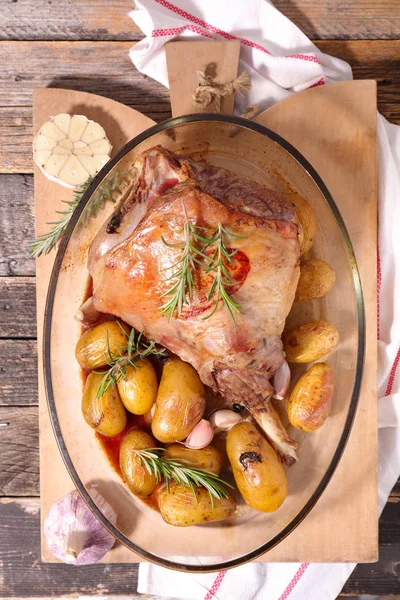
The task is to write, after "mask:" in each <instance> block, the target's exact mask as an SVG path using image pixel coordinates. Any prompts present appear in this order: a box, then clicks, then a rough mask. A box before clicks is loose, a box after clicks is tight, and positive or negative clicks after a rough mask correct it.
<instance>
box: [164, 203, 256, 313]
mask: <svg viewBox="0 0 400 600" xmlns="http://www.w3.org/2000/svg"><path fill="white" fill-rule="evenodd" d="M183 208H184V212H185V224H184V226H183V228H182V229H181V233H183V242H182V243H179V244H170V243H168V242H167V241H166V240H165V239H164V238H163V237H162V238H161V241H162V242H163V244H164V245H165V246H167V247H168V248H179V249H181V250H182V255H181V258H180V259H179V260H178V261H177V262H176V263H174V264H173V265H171V266H170V267H167V269H164V270H169V269H173V268H175V267H178V268H177V270H176V271H174V272H173V273H172V275H170V276H169V277H167V278H166V280H165V281H170V280H174V283H173V285H172V286H171V287H170V288H169V289H168V290H167V291H166V292H165V293H164V294H163V295H162V296H161V297H162V298H163V297H165V296H172V297H171V298H170V299H169V300H168V302H166V303H165V304H163V305H162V307H161V311H162V312H163V313H165V314H166V316H167V317H168V320H169V321H170V320H171V319H172V317H173V315H174V314H175V312H176V314H177V316H178V317H179V316H180V314H181V312H182V308H183V305H184V304H189V302H190V300H191V299H192V296H193V287H194V275H193V273H194V271H195V269H196V266H197V265H198V266H199V268H203V269H204V270H205V271H206V272H207V273H213V274H214V279H213V282H212V284H211V287H210V289H209V292H208V295H207V300H211V299H212V298H213V296H214V295H215V298H214V300H215V304H214V307H213V309H212V311H211V312H210V313H209V314H208V315H207V316H206V317H203V318H204V319H209V318H210V317H212V315H213V314H214V313H215V312H216V310H217V308H218V306H219V301H220V300H222V301H223V302H224V304H225V306H226V307H227V309H228V311H229V314H230V315H231V317H232V320H233V322H234V323H235V325H236V320H235V314H234V313H238V314H243V311H242V310H241V308H240V304H239V303H238V302H235V300H233V299H232V298H231V297H230V295H229V293H228V288H229V287H233V286H234V285H236V284H237V282H236V281H232V280H231V277H230V275H229V272H228V269H227V266H226V263H229V264H233V257H234V256H235V254H236V253H237V250H234V251H233V252H229V251H228V249H227V247H226V244H225V240H224V236H229V237H231V238H238V239H244V238H243V236H241V235H235V234H233V233H231V232H230V231H228V230H227V229H225V227H223V226H222V225H221V224H219V225H218V227H217V229H216V230H215V231H214V233H213V234H212V236H211V237H209V238H207V237H205V236H203V235H200V233H199V232H200V231H202V229H203V228H201V227H198V226H196V225H193V223H191V222H190V220H189V218H188V216H187V213H186V209H185V205H184V204H183ZM214 246H215V247H214ZM211 247H214V249H213V253H212V254H211V256H208V255H207V254H206V253H205V251H206V250H207V249H208V248H211Z"/></svg>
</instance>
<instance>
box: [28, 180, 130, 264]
mask: <svg viewBox="0 0 400 600" xmlns="http://www.w3.org/2000/svg"><path fill="white" fill-rule="evenodd" d="M125 175H126V173H125V172H122V173H121V172H118V173H116V174H115V175H114V176H113V177H112V178H111V179H110V180H109V181H107V182H105V184H104V185H103V186H102V187H101V188H98V189H97V190H96V191H95V192H94V194H93V196H92V197H91V199H90V200H89V202H88V203H87V205H86V207H85V210H84V211H83V213H82V216H81V218H80V220H79V225H80V226H83V225H86V224H87V222H88V221H89V219H91V218H92V217H95V216H96V215H97V213H98V212H99V210H101V209H102V208H103V207H104V205H105V203H106V202H110V201H111V202H115V198H114V193H115V192H118V191H119V186H120V185H121V183H122V182H123V180H124V177H125ZM92 181H93V179H92V178H91V179H89V180H88V181H87V182H86V183H84V184H83V185H82V186H81V187H80V188H78V189H76V190H75V191H74V195H73V199H72V200H63V202H64V204H66V205H67V207H68V208H67V209H66V210H58V211H56V213H57V214H58V215H61V218H60V220H59V221H52V222H50V223H47V225H53V227H52V228H51V229H50V231H48V232H47V233H43V234H42V235H40V236H39V237H38V238H37V239H36V240H34V241H33V242H31V243H30V244H29V250H30V253H31V256H33V257H34V258H39V256H42V254H48V253H49V252H50V251H51V250H52V249H53V248H54V247H55V246H57V244H58V242H59V241H60V239H61V238H62V236H63V235H64V232H65V230H66V228H67V225H68V223H69V221H70V219H71V217H72V214H73V212H74V210H75V209H76V207H77V206H78V204H79V202H80V201H81V200H82V196H83V194H84V193H85V191H86V190H87V188H88V187H89V185H90V184H91V183H92Z"/></svg>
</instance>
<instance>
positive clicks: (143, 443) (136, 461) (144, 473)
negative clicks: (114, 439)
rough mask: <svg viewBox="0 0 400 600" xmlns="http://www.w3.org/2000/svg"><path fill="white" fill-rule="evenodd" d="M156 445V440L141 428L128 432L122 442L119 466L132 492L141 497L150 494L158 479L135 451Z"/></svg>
mask: <svg viewBox="0 0 400 600" xmlns="http://www.w3.org/2000/svg"><path fill="white" fill-rule="evenodd" d="M156 446H157V443H156V440H155V439H154V438H153V437H152V436H151V435H149V434H148V433H145V432H144V431H140V430H139V429H135V430H133V431H130V432H129V433H127V434H126V436H125V437H124V439H123V441H122V444H121V448H120V451H119V466H120V468H121V472H122V476H123V479H124V481H125V483H126V484H127V486H128V487H129V489H130V490H131V492H133V493H134V494H135V495H136V496H139V497H140V498H146V497H147V496H150V494H151V493H152V492H153V490H154V488H155V487H156V485H157V480H156V478H155V476H154V475H150V473H149V472H148V470H147V469H146V467H145V466H144V465H143V464H142V463H141V461H140V458H139V457H138V455H137V454H136V453H135V452H134V451H135V450H144V449H146V448H155V447H156Z"/></svg>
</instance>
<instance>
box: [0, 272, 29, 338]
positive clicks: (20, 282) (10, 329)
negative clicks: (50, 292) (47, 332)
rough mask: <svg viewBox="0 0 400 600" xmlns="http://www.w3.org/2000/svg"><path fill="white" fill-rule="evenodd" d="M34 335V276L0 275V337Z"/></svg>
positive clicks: (27, 336)
mask: <svg viewBox="0 0 400 600" xmlns="http://www.w3.org/2000/svg"><path fill="white" fill-rule="evenodd" d="M35 337H36V297H35V279H34V277H0V338H35Z"/></svg>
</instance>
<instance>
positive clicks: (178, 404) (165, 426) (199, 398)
mask: <svg viewBox="0 0 400 600" xmlns="http://www.w3.org/2000/svg"><path fill="white" fill-rule="evenodd" d="M205 404H206V395H205V389H204V385H203V384H202V382H201V380H200V377H199V376H198V374H197V372H196V371H195V369H194V368H193V367H192V366H191V365H189V364H188V363H185V362H183V361H182V360H181V359H180V358H170V359H168V360H167V361H166V363H165V365H164V369H163V373H162V377H161V381H160V386H159V388H158V393H157V400H156V409H155V412H154V415H153V420H152V423H151V429H152V432H153V435H154V437H155V438H156V439H157V440H159V441H160V442H163V443H165V444H171V443H173V442H180V441H182V440H184V439H185V438H186V437H187V436H188V435H189V433H190V432H191V431H192V429H193V428H194V427H195V425H197V423H198V422H199V421H200V420H201V419H202V417H203V414H204V409H205Z"/></svg>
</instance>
